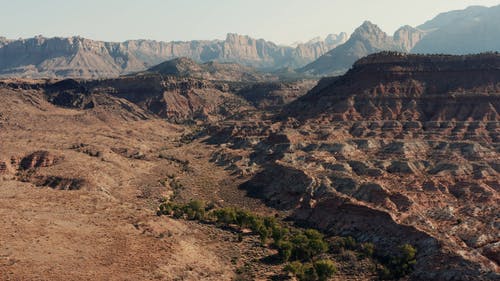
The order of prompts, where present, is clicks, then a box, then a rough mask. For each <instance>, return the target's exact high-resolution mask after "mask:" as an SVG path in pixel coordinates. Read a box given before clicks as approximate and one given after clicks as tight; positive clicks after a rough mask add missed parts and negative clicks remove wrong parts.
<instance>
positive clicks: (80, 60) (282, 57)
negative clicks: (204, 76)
mask: <svg viewBox="0 0 500 281" xmlns="http://www.w3.org/2000/svg"><path fill="white" fill-rule="evenodd" d="M498 26H500V5H499V6H494V7H490V8H487V7H481V6H472V7H469V8H467V9H464V10H459V11H451V12H446V13H442V14H439V15H438V16H436V17H435V18H434V19H432V20H429V21H427V22H425V23H424V24H422V25H419V26H417V27H411V26H408V25H405V26H403V27H401V28H399V29H398V30H397V31H396V32H395V33H394V34H393V36H389V35H388V34H386V33H385V32H384V31H382V30H381V29H380V28H379V27H378V26H377V25H376V24H374V23H371V22H369V21H366V22H364V23H363V24H362V25H361V26H360V27H358V28H357V29H356V30H355V31H354V32H353V33H352V34H351V36H350V37H348V36H347V34H346V33H340V34H330V35H328V36H327V37H326V38H325V39H322V38H314V39H312V40H310V41H308V42H306V43H298V44H294V46H293V47H292V46H280V45H277V44H275V43H273V42H270V41H266V40H263V39H254V38H251V37H249V36H244V35H238V34H232V33H230V34H227V37H226V39H225V40H205V41H200V40H194V41H188V42H180V41H175V42H158V41H151V40H131V41H125V42H121V43H114V42H102V41H94V40H90V39H85V38H81V37H70V38H59V37H56V38H45V37H42V36H37V37H34V38H30V39H19V40H9V39H6V38H4V37H0V76H3V77H31V78H39V77H59V78H64V77H73V78H103V77H116V76H119V75H123V74H129V73H135V72H140V71H144V70H146V69H148V68H150V67H152V66H154V65H156V64H159V63H162V62H164V61H166V60H171V59H175V58H179V57H187V58H189V59H192V60H194V61H196V62H198V63H205V62H211V61H215V62H219V63H228V62H230V63H237V64H241V65H244V66H248V67H253V68H256V69H258V70H260V71H266V72H268V71H272V72H279V71H280V70H283V69H285V70H286V71H285V72H290V71H289V70H295V72H294V73H298V74H299V75H314V76H331V75H339V74H342V73H345V72H346V71H347V70H348V69H349V68H350V67H351V66H352V64H353V63H354V62H355V61H356V60H358V59H360V58H362V57H364V56H367V55H370V54H372V53H376V52H380V51H397V52H408V53H428V54H432V53H447V54H469V53H480V52H488V51H499V50H500V39H499V38H500V30H499V29H498Z"/></svg>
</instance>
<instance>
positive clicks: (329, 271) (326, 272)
mask: <svg viewBox="0 0 500 281" xmlns="http://www.w3.org/2000/svg"><path fill="white" fill-rule="evenodd" d="M314 269H315V270H316V273H317V275H318V280H320V281H325V280H327V279H328V278H330V277H332V276H333V275H334V274H335V273H337V267H336V266H335V264H334V263H333V262H332V261H331V260H318V261H316V262H314Z"/></svg>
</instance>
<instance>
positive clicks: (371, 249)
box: [361, 242, 375, 257]
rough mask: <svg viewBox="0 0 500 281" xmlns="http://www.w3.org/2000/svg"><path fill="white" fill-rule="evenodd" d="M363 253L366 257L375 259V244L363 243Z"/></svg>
mask: <svg viewBox="0 0 500 281" xmlns="http://www.w3.org/2000/svg"><path fill="white" fill-rule="evenodd" d="M361 252H362V253H363V255H364V256H365V257H373V254H374V253H375V245H374V244H373V243H369V242H366V243H363V244H361Z"/></svg>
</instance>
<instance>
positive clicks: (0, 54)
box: [0, 34, 342, 78]
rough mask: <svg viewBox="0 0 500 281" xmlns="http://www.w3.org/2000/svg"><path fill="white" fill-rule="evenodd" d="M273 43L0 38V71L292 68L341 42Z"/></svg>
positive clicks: (76, 73)
mask: <svg viewBox="0 0 500 281" xmlns="http://www.w3.org/2000/svg"><path fill="white" fill-rule="evenodd" d="M328 42H329V43H326V41H322V42H318V43H314V44H302V45H300V46H299V47H297V48H292V47H284V46H278V45H276V44H274V43H272V42H268V41H265V40H262V39H259V40H256V39H253V38H250V37H248V36H241V35H237V34H228V35H227V38H226V40H224V41H220V40H213V41H190V42H157V41H150V40H132V41H126V42H122V43H111V42H101V41H93V40H89V39H85V38H80V37H71V38H44V37H35V38H31V39H22V40H13V41H7V40H4V39H2V40H0V75H1V76H10V77H14V76H17V77H75V78H98V77H115V76H118V75H120V74H126V73H131V72H137V71H142V70H145V69H146V68H147V67H150V66H152V65H155V64H158V63H161V62H163V61H166V60H169V59H173V58H177V57H188V58H191V59H193V60H195V61H198V62H207V61H218V62H234V63H240V64H243V65H247V66H252V67H256V68H262V69H277V68H282V67H298V66H302V65H304V64H306V63H309V62H311V61H313V60H315V59H316V58H318V57H319V56H321V55H322V54H324V53H325V52H327V51H329V50H330V49H332V48H333V47H335V46H337V45H338V44H339V43H341V42H342V41H341V39H338V40H329V41H328Z"/></svg>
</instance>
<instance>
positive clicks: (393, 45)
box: [299, 21, 423, 75]
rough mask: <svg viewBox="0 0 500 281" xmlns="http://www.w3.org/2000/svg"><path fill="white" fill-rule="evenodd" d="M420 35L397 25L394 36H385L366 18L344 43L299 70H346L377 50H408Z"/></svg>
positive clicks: (329, 72) (316, 72)
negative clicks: (398, 27)
mask: <svg viewBox="0 0 500 281" xmlns="http://www.w3.org/2000/svg"><path fill="white" fill-rule="evenodd" d="M422 36H423V33H421V32H420V31H418V30H416V29H414V28H411V27H409V26H405V27H402V28H400V29H398V30H397V31H396V33H395V35H394V37H391V36H388V35H387V34H386V33H385V32H383V31H382V30H381V29H380V28H379V27H378V26H377V25H375V24H373V23H371V22H369V21H365V22H364V23H363V24H362V25H361V26H360V27H358V28H357V29H356V30H355V31H354V33H353V34H352V35H351V37H350V38H349V40H347V42H346V43H344V44H342V45H340V46H338V47H336V48H335V49H333V50H331V51H329V52H328V53H326V54H324V55H323V56H321V57H320V58H319V59H317V60H316V61H314V62H312V63H310V64H308V65H306V66H305V67H303V68H301V69H300V70H299V71H300V72H303V73H309V74H314V75H338V74H342V73H344V72H345V71H347V70H348V69H349V68H350V67H351V65H352V64H353V63H354V62H355V61H357V60H358V59H360V58H362V57H364V56H366V55H369V54H372V53H376V52H380V51H384V50H387V51H402V52H407V51H409V50H410V49H411V47H413V46H414V45H415V44H416V43H417V42H418V41H419V40H420V39H421V38H422Z"/></svg>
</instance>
